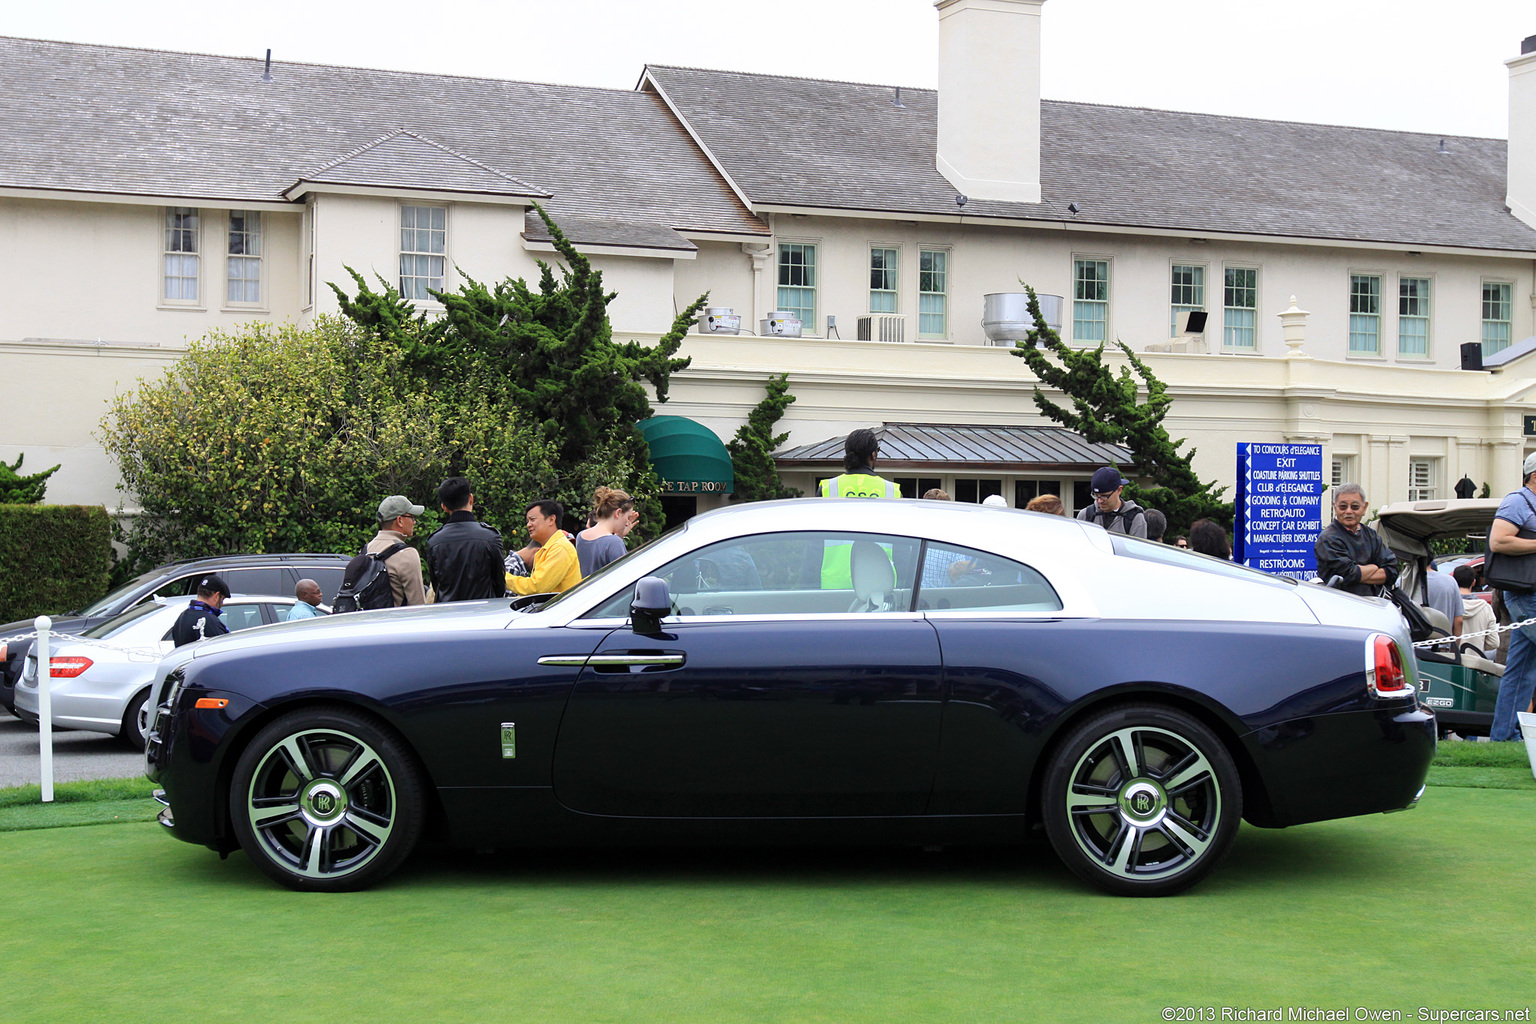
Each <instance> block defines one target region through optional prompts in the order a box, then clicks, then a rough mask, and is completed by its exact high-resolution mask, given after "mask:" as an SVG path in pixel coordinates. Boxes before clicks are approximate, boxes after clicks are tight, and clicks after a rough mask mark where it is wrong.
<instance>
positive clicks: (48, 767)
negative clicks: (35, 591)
mask: <svg viewBox="0 0 1536 1024" xmlns="http://www.w3.org/2000/svg"><path fill="white" fill-rule="evenodd" d="M32 625H33V626H35V627H36V628H37V746H38V753H39V755H40V756H41V758H42V776H43V803H45V804H51V803H53V694H52V692H51V691H52V690H53V658H52V657H50V656H49V651H48V631H49V630H50V629H52V628H53V620H52V619H50V618H49V617H48V616H46V615H39V616H38V617H37V618H36V619H34V620H33V622H32Z"/></svg>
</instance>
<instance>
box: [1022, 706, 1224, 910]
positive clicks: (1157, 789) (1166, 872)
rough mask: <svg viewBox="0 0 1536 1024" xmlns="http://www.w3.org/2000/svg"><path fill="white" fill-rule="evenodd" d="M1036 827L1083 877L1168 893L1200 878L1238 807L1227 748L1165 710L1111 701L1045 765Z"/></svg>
mask: <svg viewBox="0 0 1536 1024" xmlns="http://www.w3.org/2000/svg"><path fill="white" fill-rule="evenodd" d="M1042 804H1043V814H1044V818H1045V830H1046V834H1047V835H1048V836H1049V837H1050V840H1051V846H1052V847H1053V848H1054V849H1055V850H1056V855H1057V856H1058V857H1060V858H1061V859H1062V861H1063V862H1065V863H1066V865H1067V867H1069V868H1071V869H1072V871H1073V873H1074V874H1076V875H1077V876H1078V877H1079V878H1081V879H1083V880H1084V881H1086V882H1090V883H1092V884H1093V885H1096V886H1098V887H1099V888H1101V889H1103V890H1105V891H1107V892H1111V893H1115V894H1117V895H1121V896H1168V895H1172V894H1173V893H1176V892H1181V891H1183V890H1184V889H1187V888H1189V887H1190V886H1192V885H1194V884H1195V883H1196V882H1198V881H1200V879H1202V878H1204V877H1205V876H1206V875H1208V874H1209V873H1210V872H1211V870H1212V869H1214V868H1215V867H1216V865H1217V864H1219V863H1221V860H1222V858H1223V857H1225V856H1226V855H1227V851H1228V850H1229V849H1230V848H1231V846H1232V840H1233V839H1234V838H1235V837H1236V835H1237V828H1238V823H1239V821H1240V820H1241V818H1242V814H1243V792H1242V782H1241V780H1240V779H1239V778H1238V774H1237V767H1236V766H1235V765H1234V764H1233V763H1232V755H1231V754H1230V753H1229V752H1228V751H1227V748H1226V746H1225V744H1223V743H1222V742H1221V740H1220V739H1219V738H1217V736H1216V734H1215V733H1213V732H1212V731H1211V730H1210V729H1209V728H1207V727H1206V726H1205V725H1203V724H1202V723H1201V722H1199V721H1198V720H1196V719H1195V718H1193V717H1191V716H1189V715H1187V714H1185V713H1184V712H1182V711H1176V710H1174V709H1173V708H1167V707H1162V706H1159V705H1155V704H1133V705H1127V706H1122V707H1116V708H1112V709H1110V710H1108V711H1105V712H1102V713H1100V714H1097V715H1095V716H1093V717H1092V718H1090V719H1089V720H1088V721H1086V722H1083V723H1082V724H1081V725H1078V726H1077V727H1075V728H1074V729H1073V730H1072V731H1071V732H1070V733H1069V734H1068V735H1067V737H1066V738H1065V740H1064V741H1063V742H1062V745H1061V746H1060V747H1058V748H1057V749H1056V752H1055V755H1054V758H1053V760H1052V762H1051V763H1050V764H1049V765H1048V766H1047V767H1046V776H1045V789H1044V794H1043V800H1042Z"/></svg>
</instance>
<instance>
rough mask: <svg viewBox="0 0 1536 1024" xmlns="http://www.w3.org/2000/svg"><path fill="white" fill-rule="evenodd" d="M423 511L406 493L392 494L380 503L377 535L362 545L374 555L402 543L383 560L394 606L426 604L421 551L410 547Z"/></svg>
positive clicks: (423, 508)
mask: <svg viewBox="0 0 1536 1024" xmlns="http://www.w3.org/2000/svg"><path fill="white" fill-rule="evenodd" d="M425 511H426V508H425V507H424V506H422V505H413V504H411V502H410V499H409V498H407V497H405V495H403V494H391V495H390V496H389V497H387V498H385V499H384V500H383V501H381V502H379V532H378V535H377V536H375V537H374V538H373V540H371V541H369V542H368V545H367V547H365V548H363V550H364V551H366V552H367V553H368V554H370V555H376V554H378V553H379V552H381V551H385V550H387V549H389V548H391V547H394V546H395V545H396V544H404V545H405V547H403V548H401V549H400V550H399V551H397V552H396V553H395V554H393V555H391V556H390V557H389V558H387V559H386V560H385V562H384V568H385V570H386V571H387V572H388V573H389V592H390V593H391V594H392V595H393V596H394V599H395V607H399V606H400V605H403V604H426V603H427V591H426V588H425V587H423V586H422V585H421V553H420V552H419V551H417V550H416V549H415V548H413V547H411V546H410V539H411V535H412V534H413V533H415V532H416V517H417V516H419V515H421V514H422V513H423V512H425Z"/></svg>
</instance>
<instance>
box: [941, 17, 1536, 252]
mask: <svg viewBox="0 0 1536 1024" xmlns="http://www.w3.org/2000/svg"><path fill="white" fill-rule="evenodd" d="M1505 63H1506V64H1507V65H1508V66H1509V184H1508V188H1509V193H1508V195H1506V196H1505V197H1504V202H1505V204H1506V205H1508V206H1509V212H1510V213H1513V214H1514V215H1515V216H1516V217H1519V218H1520V219H1521V220H1523V221H1525V223H1527V224H1529V225H1530V226H1531V227H1533V228H1536V36H1527V37H1526V39H1525V41H1524V42H1523V43H1521V44H1520V56H1518V57H1516V58H1515V59H1514V60H1511V61H1505ZM942 102H943V100H942V99H941V100H940V103H941V104H942ZM940 109H941V110H942V109H943V108H942V106H941V107H940ZM943 123H944V118H943V115H942V114H941V115H940V116H939V124H940V125H943ZM940 130H941V131H942V128H941V129H940ZM941 149H942V146H941Z"/></svg>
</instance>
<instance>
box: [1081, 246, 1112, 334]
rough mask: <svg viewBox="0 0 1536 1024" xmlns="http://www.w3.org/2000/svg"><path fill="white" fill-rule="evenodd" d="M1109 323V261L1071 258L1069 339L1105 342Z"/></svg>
mask: <svg viewBox="0 0 1536 1024" xmlns="http://www.w3.org/2000/svg"><path fill="white" fill-rule="evenodd" d="M1108 325H1109V261H1108V260H1073V261H1072V340H1073V341H1106V340H1108Z"/></svg>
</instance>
